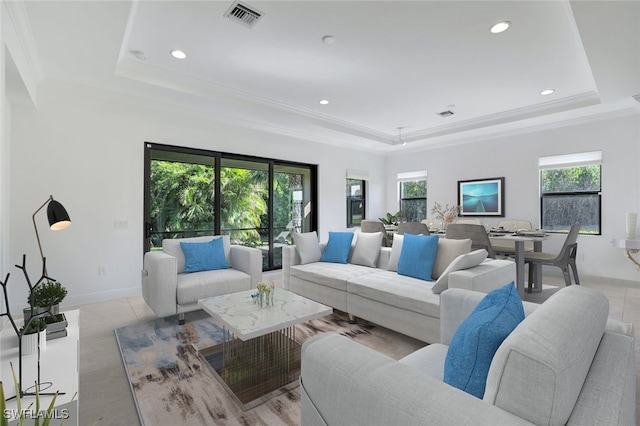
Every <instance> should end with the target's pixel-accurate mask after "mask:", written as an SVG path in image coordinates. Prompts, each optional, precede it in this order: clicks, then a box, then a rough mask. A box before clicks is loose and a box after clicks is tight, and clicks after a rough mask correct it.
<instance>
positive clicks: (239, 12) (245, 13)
mask: <svg viewBox="0 0 640 426" xmlns="http://www.w3.org/2000/svg"><path fill="white" fill-rule="evenodd" d="M263 15H264V13H262V12H260V11H259V10H257V9H255V8H253V7H250V6H248V5H247V4H246V3H241V2H239V1H235V2H233V4H232V5H231V7H230V8H229V9H227V11H226V12H225V14H224V16H225V18H229V19H231V20H232V21H235V22H237V23H239V24H242V25H244V26H245V27H247V28H253V26H254V25H255V24H256V23H257V22H258V21H259V20H260V18H262V16H263Z"/></svg>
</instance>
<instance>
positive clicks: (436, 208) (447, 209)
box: [431, 202, 460, 224]
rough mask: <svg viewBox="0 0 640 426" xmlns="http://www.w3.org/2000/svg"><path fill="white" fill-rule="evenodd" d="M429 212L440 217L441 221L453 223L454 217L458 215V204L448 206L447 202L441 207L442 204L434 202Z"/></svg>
mask: <svg viewBox="0 0 640 426" xmlns="http://www.w3.org/2000/svg"><path fill="white" fill-rule="evenodd" d="M431 214H433V215H435V216H436V217H437V218H438V219H440V220H441V221H442V223H446V224H449V223H453V221H454V220H455V219H456V217H458V215H459V214H460V206H456V205H453V206H449V204H447V205H445V206H444V208H443V207H442V204H440V203H438V202H435V203H434V204H433V208H432V209H431Z"/></svg>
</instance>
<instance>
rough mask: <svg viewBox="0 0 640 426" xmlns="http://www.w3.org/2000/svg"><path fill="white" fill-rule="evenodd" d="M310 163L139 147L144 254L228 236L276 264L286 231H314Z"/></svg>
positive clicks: (288, 240) (267, 267)
mask: <svg viewBox="0 0 640 426" xmlns="http://www.w3.org/2000/svg"><path fill="white" fill-rule="evenodd" d="M316 173H317V166H314V165H308V164H300V163H292V162H286V161H281V160H273V159H266V158H258V157H250V156H243V155H235V154H228V153H222V152H214V151H206V150H196V149H190V148H183V147H174V146H166V145H158V144H152V143H145V191H144V192H145V200H144V215H145V235H144V250H145V251H149V250H161V249H162V240H163V239H168V238H183V237H195V236H202V235H221V234H224V235H229V236H230V238H231V241H232V242H233V243H234V244H242V245H246V246H251V247H257V248H259V249H260V250H261V251H262V258H263V269H264V270H270V269H276V268H279V267H281V266H282V247H283V246H284V245H288V244H291V243H292V237H291V234H292V233H293V232H294V231H297V232H307V231H313V230H316V229H317V219H316V218H317V214H316V207H315V206H316V203H315V198H316V193H317V191H316Z"/></svg>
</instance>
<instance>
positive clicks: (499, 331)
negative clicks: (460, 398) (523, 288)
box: [444, 282, 524, 398]
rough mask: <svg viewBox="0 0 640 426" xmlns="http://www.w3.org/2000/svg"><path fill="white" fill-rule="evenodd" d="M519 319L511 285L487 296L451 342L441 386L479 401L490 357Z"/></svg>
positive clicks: (520, 313) (521, 315) (521, 311)
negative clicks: (446, 386) (451, 388)
mask: <svg viewBox="0 0 640 426" xmlns="http://www.w3.org/2000/svg"><path fill="white" fill-rule="evenodd" d="M523 319H524V308H523V307H522V300H521V299H520V295H519V294H518V290H517V289H516V286H515V285H514V284H513V282H511V283H510V284H507V285H506V286H504V287H502V288H499V289H496V290H493V291H491V292H490V293H488V294H487V295H486V296H485V297H484V298H483V299H482V300H481V301H480V303H479V304H478V306H476V308H475V309H474V310H473V312H472V313H471V315H469V316H468V317H467V319H465V320H464V321H463V322H462V324H460V327H458V330H456V332H455V334H454V335H453V338H452V339H451V344H450V345H449V351H448V352H447V357H446V359H445V363H444V382H445V383H448V384H450V385H451V386H453V387H456V388H458V389H461V390H463V391H465V392H467V393H469V394H471V395H473V396H475V397H477V398H482V397H483V396H484V390H485V386H486V384H487V375H488V374H489V367H490V366H491V360H492V359H493V356H494V355H495V353H496V351H497V350H498V347H499V346H500V345H501V344H502V341H503V340H504V339H506V338H507V336H508V335H509V334H510V333H511V332H512V331H513V330H514V329H515V328H516V327H517V325H518V324H520V322H521V321H522V320H523Z"/></svg>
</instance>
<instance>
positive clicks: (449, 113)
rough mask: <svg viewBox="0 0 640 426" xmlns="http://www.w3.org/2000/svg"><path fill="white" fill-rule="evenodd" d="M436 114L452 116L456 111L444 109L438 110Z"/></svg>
mask: <svg viewBox="0 0 640 426" xmlns="http://www.w3.org/2000/svg"><path fill="white" fill-rule="evenodd" d="M436 114H437V115H439V116H440V117H450V116H452V115H453V114H455V113H454V112H453V111H451V110H446V111H442V112H436Z"/></svg>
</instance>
